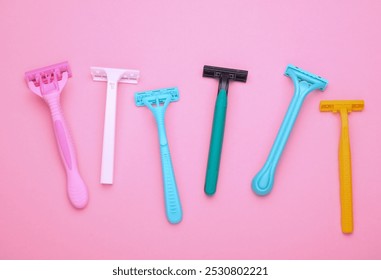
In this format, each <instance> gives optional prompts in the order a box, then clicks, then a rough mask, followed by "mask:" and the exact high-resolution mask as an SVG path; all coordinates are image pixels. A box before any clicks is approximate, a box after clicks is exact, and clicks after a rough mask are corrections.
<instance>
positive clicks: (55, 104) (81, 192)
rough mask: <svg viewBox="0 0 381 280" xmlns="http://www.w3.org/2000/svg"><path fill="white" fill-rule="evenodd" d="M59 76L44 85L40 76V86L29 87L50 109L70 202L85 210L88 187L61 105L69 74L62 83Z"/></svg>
mask: <svg viewBox="0 0 381 280" xmlns="http://www.w3.org/2000/svg"><path fill="white" fill-rule="evenodd" d="M57 75H58V73H54V77H53V78H52V79H53V80H48V82H47V83H46V81H45V83H44V82H43V81H42V79H41V77H40V76H38V80H40V81H39V86H36V85H35V84H34V83H33V82H32V81H29V82H28V85H29V88H30V89H31V90H32V91H33V92H34V93H36V94H37V95H39V96H40V97H42V99H43V100H44V101H45V102H46V104H48V106H49V108H50V113H51V116H52V120H53V127H54V133H55V136H56V141H57V144H58V148H59V151H60V155H61V159H62V162H63V165H64V167H65V170H66V176H67V193H68V196H69V200H70V202H71V204H72V205H73V206H74V207H75V208H84V207H85V206H86V205H87V202H88V192H87V187H86V184H85V183H84V181H83V180H82V177H81V175H80V174H79V171H78V167H77V159H76V155H75V150H74V145H73V143H72V140H71V137H70V134H69V130H68V128H67V126H66V123H65V120H64V117H63V114H62V110H61V104H60V95H61V91H62V89H63V86H64V85H65V84H66V81H67V79H68V73H67V72H64V73H62V79H61V80H60V81H58V80H57Z"/></svg>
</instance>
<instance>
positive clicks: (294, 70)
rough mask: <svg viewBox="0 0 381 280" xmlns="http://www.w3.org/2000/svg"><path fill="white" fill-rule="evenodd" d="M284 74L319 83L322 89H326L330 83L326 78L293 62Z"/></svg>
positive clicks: (299, 80)
mask: <svg viewBox="0 0 381 280" xmlns="http://www.w3.org/2000/svg"><path fill="white" fill-rule="evenodd" d="M284 74H285V75H286V76H288V77H290V78H292V79H294V78H296V79H297V81H298V82H301V81H306V82H307V83H309V84H318V88H319V89H320V90H321V91H324V90H325V89H326V87H327V85H328V81H327V80H326V79H324V78H322V77H320V76H317V75H314V74H312V73H310V72H308V71H305V70H303V69H300V68H299V67H297V66H294V65H291V64H289V65H288V66H287V68H286V71H285V73H284Z"/></svg>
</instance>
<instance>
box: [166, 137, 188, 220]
mask: <svg viewBox="0 0 381 280" xmlns="http://www.w3.org/2000/svg"><path fill="white" fill-rule="evenodd" d="M160 154H161V165H162V171H163V181H164V197H165V211H166V214H167V218H168V221H169V222H170V223H172V224H177V223H179V222H180V221H181V219H182V216H183V213H182V209H181V204H180V197H179V193H178V190H177V185H176V179H175V174H174V171H173V166H172V160H171V155H170V152H169V147H168V144H167V145H164V146H163V145H160Z"/></svg>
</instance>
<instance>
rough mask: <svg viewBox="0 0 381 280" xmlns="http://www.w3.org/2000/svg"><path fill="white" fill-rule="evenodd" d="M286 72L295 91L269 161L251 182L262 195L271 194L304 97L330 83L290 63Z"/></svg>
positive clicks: (323, 88)
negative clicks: (276, 171) (281, 157)
mask: <svg viewBox="0 0 381 280" xmlns="http://www.w3.org/2000/svg"><path fill="white" fill-rule="evenodd" d="M284 74H285V75H286V76H288V77H290V78H291V79H292V81H293V83H294V87H295V91H294V96H293V97H292V100H291V103H290V105H289V107H288V110H287V113H286V116H285V117H284V119H283V122H282V125H281V127H280V129H279V131H278V135H277V137H276V139H275V142H274V144H273V146H272V148H271V151H270V154H269V156H268V158H267V161H266V163H265V165H264V166H263V167H262V169H261V170H260V171H259V172H258V173H257V175H256V176H255V177H254V179H253V181H252V184H251V186H252V189H253V191H254V192H255V193H256V194H258V195H261V196H263V195H267V194H269V193H270V191H271V190H272V188H273V184H274V176H275V170H276V167H277V165H278V162H279V159H280V156H281V155H282V152H283V149H284V147H285V145H286V143H287V140H288V137H289V136H290V133H291V130H292V128H293V126H294V123H295V120H296V118H297V117H298V114H299V111H300V108H301V107H302V104H303V101H304V99H305V98H306V96H307V95H308V94H309V93H310V92H312V91H314V90H316V89H319V90H321V91H324V90H325V88H326V87H327V84H328V81H327V80H325V79H323V78H322V77H320V76H316V75H314V74H311V73H309V72H307V71H305V70H302V69H300V68H298V67H296V66H293V65H288V66H287V69H286V72H285V73H284Z"/></svg>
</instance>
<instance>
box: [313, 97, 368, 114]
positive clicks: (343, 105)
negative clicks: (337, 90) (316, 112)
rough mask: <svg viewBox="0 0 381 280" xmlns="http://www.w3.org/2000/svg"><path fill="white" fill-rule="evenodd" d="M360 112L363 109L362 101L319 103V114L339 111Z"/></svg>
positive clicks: (328, 101) (326, 101)
mask: <svg viewBox="0 0 381 280" xmlns="http://www.w3.org/2000/svg"><path fill="white" fill-rule="evenodd" d="M343 109H345V110H347V112H352V111H355V112H356V111H362V110H363V109H364V100H322V101H320V111H321V112H334V113H336V112H339V111H340V110H343Z"/></svg>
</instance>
